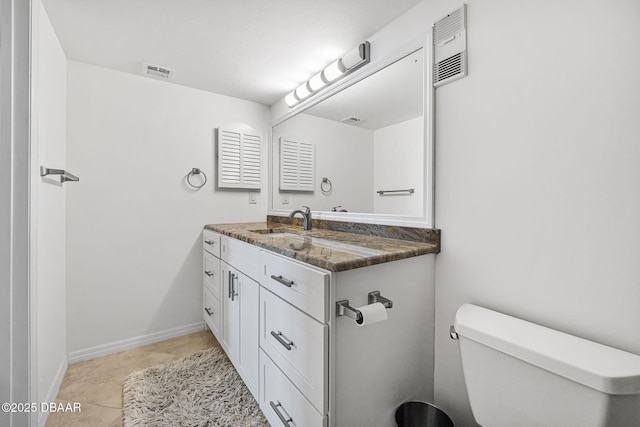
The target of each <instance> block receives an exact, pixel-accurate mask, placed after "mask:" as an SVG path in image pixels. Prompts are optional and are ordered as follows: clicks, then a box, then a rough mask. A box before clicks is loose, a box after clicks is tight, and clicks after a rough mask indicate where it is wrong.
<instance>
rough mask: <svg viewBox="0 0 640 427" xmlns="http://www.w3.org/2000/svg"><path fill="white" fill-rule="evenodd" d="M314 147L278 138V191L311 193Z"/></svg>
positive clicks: (313, 174) (313, 171) (313, 172)
mask: <svg viewBox="0 0 640 427" xmlns="http://www.w3.org/2000/svg"><path fill="white" fill-rule="evenodd" d="M315 148H316V147H315V145H314V144H310V143H306V142H298V141H294V140H292V139H291V138H286V137H281V138H280V190H290V191H313V186H314V176H315V163H316V162H315V155H316V150H315Z"/></svg>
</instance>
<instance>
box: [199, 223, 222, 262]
mask: <svg viewBox="0 0 640 427" xmlns="http://www.w3.org/2000/svg"><path fill="white" fill-rule="evenodd" d="M202 248H203V249H204V250H205V251H207V252H209V253H211V254H212V255H215V256H217V257H218V258H220V235H219V234H218V233H214V232H213V231H210V230H203V231H202Z"/></svg>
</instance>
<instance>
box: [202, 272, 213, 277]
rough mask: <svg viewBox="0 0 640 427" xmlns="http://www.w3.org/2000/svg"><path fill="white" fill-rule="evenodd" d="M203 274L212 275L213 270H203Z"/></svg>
mask: <svg viewBox="0 0 640 427" xmlns="http://www.w3.org/2000/svg"><path fill="white" fill-rule="evenodd" d="M204 274H206V275H207V276H209V277H213V271H209V270H205V272H204Z"/></svg>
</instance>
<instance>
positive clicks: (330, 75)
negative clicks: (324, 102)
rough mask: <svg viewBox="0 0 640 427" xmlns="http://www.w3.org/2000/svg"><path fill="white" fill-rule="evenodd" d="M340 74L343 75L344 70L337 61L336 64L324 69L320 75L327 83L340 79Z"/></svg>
mask: <svg viewBox="0 0 640 427" xmlns="http://www.w3.org/2000/svg"><path fill="white" fill-rule="evenodd" d="M342 73H344V68H342V64H341V63H340V60H339V59H338V60H337V61H336V62H334V63H333V64H331V65H329V66H328V67H327V68H325V69H324V71H323V72H322V75H323V77H324V79H325V80H326V81H327V82H332V81H334V80H335V79H337V78H338V77H340V76H341V75H342Z"/></svg>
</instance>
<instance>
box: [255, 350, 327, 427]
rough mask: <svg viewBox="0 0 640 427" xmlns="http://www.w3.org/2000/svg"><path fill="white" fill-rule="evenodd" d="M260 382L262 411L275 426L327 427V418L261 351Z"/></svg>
mask: <svg viewBox="0 0 640 427" xmlns="http://www.w3.org/2000/svg"><path fill="white" fill-rule="evenodd" d="M260 380H261V381H260V409H262V412H263V413H264V414H265V416H266V417H267V419H268V420H269V423H270V424H271V425H272V426H274V427H277V426H290V425H294V426H303V427H326V425H327V417H326V416H322V415H321V414H320V413H318V411H316V410H315V409H314V408H313V406H312V405H311V404H310V403H309V401H307V399H305V398H304V396H302V394H300V391H298V389H296V387H295V386H294V385H293V384H291V382H290V381H289V380H288V379H287V377H286V376H285V375H284V374H283V373H282V372H281V371H280V370H279V369H278V367H277V366H276V365H275V364H274V363H273V362H272V361H271V359H269V356H267V355H266V354H265V353H264V352H262V351H261V352H260Z"/></svg>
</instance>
